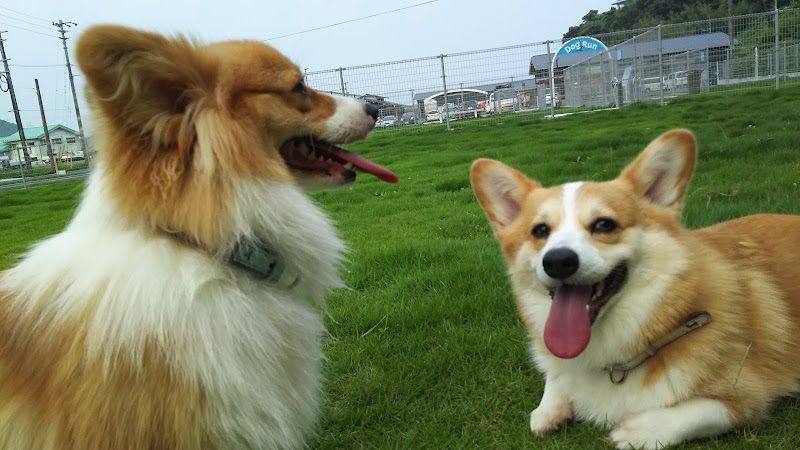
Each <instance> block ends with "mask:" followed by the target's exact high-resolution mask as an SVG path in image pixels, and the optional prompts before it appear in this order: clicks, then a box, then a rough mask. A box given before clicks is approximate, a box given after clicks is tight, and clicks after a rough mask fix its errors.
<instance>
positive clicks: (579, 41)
mask: <svg viewBox="0 0 800 450" xmlns="http://www.w3.org/2000/svg"><path fill="white" fill-rule="evenodd" d="M603 50H608V47H606V44H603V43H602V42H600V40H599V39H595V38H593V37H587V36H582V37H576V38H572V39H570V40H568V41H567V42H564V43H563V44H561V47H560V48H559V49H558V51H557V52H556V56H561V55H573V54H575V53H579V52H602V51H603Z"/></svg>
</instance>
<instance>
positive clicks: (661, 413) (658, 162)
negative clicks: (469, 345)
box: [472, 130, 800, 449]
mask: <svg viewBox="0 0 800 450" xmlns="http://www.w3.org/2000/svg"><path fill="white" fill-rule="evenodd" d="M695 154H696V149H695V139H694V137H693V136H692V134H691V133H690V132H688V131H685V130H674V131H671V132H668V133H666V134H664V135H662V136H660V137H659V138H657V139H656V140H654V141H653V142H652V143H651V144H650V145H649V146H648V147H647V148H646V149H645V150H644V151H643V152H642V153H641V154H640V156H639V157H638V158H637V159H636V160H635V161H633V163H631V164H630V165H629V166H628V167H627V168H626V169H625V170H623V172H622V174H621V175H620V176H619V177H618V178H617V179H615V180H612V181H608V182H604V183H591V182H574V183H567V184H564V185H560V186H555V187H551V188H545V187H542V186H541V185H540V184H539V183H537V182H536V181H533V180H530V179H528V178H527V177H526V176H525V175H523V174H522V173H520V172H518V171H516V170H514V169H512V168H510V167H508V166H505V165H503V164H501V163H499V162H497V161H491V160H479V161H476V162H475V163H474V165H473V167H472V182H473V186H474V188H475V192H476V194H477V198H478V200H479V202H480V204H481V206H482V207H483V209H484V210H485V212H486V214H487V216H488V218H489V220H490V222H491V225H492V227H493V229H494V233H495V236H496V237H497V239H498V241H499V242H500V246H501V248H502V252H503V254H504V256H505V260H506V262H507V265H508V271H509V275H510V279H511V282H512V285H513V288H514V291H515V294H516V299H517V307H518V309H519V312H520V314H521V315H522V319H523V321H524V322H525V324H526V327H527V329H528V331H529V334H530V337H531V340H532V344H531V349H532V354H533V358H534V360H535V363H536V365H537V366H538V367H539V368H540V369H541V370H542V371H543V372H544V373H545V375H546V380H545V388H544V395H543V397H542V400H541V403H540V404H539V407H538V408H536V409H535V410H534V411H533V412H532V413H531V416H530V426H531V430H532V431H533V432H534V433H536V434H537V435H542V434H545V433H548V432H552V431H554V430H556V429H557V428H558V427H559V426H560V425H561V424H563V423H564V422H565V421H566V420H568V419H570V418H577V419H581V420H586V421H591V422H594V423H596V424H599V425H611V426H613V430H612V431H611V434H610V440H611V441H612V442H613V444H614V445H616V446H617V448H620V449H628V448H631V447H633V448H646V449H654V448H660V447H663V446H666V445H671V444H676V443H679V442H682V441H686V440H690V439H696V438H702V437H707V436H713V435H717V434H720V433H724V432H726V431H728V430H730V429H732V428H734V427H739V426H743V425H747V424H754V423H756V422H758V421H759V420H760V419H762V418H763V417H764V416H765V413H766V412H767V410H768V408H769V406H770V404H771V403H772V402H774V401H775V400H776V399H778V398H779V397H780V396H783V395H786V394H789V393H792V392H795V391H798V389H800V217H797V216H789V215H755V216H748V217H744V218H741V219H737V220H732V221H729V222H725V223H721V224H717V225H714V226H711V227H708V228H704V229H700V230H687V229H684V228H683V227H681V224H680V218H681V209H682V203H683V198H684V194H685V192H686V188H687V186H688V185H689V181H690V179H691V177H692V173H693V170H694V166H695Z"/></svg>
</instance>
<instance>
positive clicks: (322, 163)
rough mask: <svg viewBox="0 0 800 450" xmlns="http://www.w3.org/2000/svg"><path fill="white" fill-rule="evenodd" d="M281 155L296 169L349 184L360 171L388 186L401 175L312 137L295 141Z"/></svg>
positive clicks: (282, 150)
mask: <svg viewBox="0 0 800 450" xmlns="http://www.w3.org/2000/svg"><path fill="white" fill-rule="evenodd" d="M280 153H281V156H282V157H283V159H284V160H285V161H286V164H287V165H288V166H289V167H290V168H291V169H293V170H296V171H301V172H313V173H317V174H327V175H329V176H331V177H334V178H340V179H343V180H345V181H346V182H348V183H352V182H353V181H355V178H356V172H364V173H369V174H372V175H375V176H376V177H378V178H380V179H381V180H383V181H386V182H388V183H397V175H395V174H393V173H392V172H391V171H389V170H388V169H386V168H384V167H381V166H379V165H377V164H375V163H373V162H372V161H370V160H368V159H366V158H362V157H361V156H358V155H356V154H355V153H351V152H348V151H347V150H344V149H341V148H339V147H337V146H335V145H333V144H330V143H328V142H325V141H321V140H318V139H316V138H314V137H312V136H307V137H302V138H295V139H292V140H290V141H289V142H287V143H286V144H284V145H283V146H282V147H281V149H280Z"/></svg>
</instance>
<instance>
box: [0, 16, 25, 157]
mask: <svg viewBox="0 0 800 450" xmlns="http://www.w3.org/2000/svg"><path fill="white" fill-rule="evenodd" d="M3 33H5V31H0V55H2V56H3V67H5V69H6V71H5V72H4V75H5V77H6V81H8V92H9V93H11V107H12V108H13V109H14V118H15V119H16V120H17V132H19V138H20V140H21V141H22V154H23V155H24V156H25V168H26V169H30V168H31V155H30V154H29V153H28V141H27V140H26V139H25V130H24V129H23V128H22V119H21V118H20V117H19V106H17V95H16V94H15V93H14V83H12V82H11V71H10V70H9V69H8V58H6V48H5V46H4V45H3V42H5V39H3V37H2V34H3ZM20 167H22V161H20Z"/></svg>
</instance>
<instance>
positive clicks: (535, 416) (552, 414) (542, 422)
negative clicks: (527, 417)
mask: <svg viewBox="0 0 800 450" xmlns="http://www.w3.org/2000/svg"><path fill="white" fill-rule="evenodd" d="M571 417H572V407H571V406H570V404H569V403H566V402H565V403H562V404H560V405H558V406H553V405H539V407H538V408H536V409H534V410H533V411H532V412H531V431H532V432H533V433H534V434H535V435H537V436H544V435H545V434H550V433H553V432H554V431H556V430H558V427H560V426H561V424H562V423H564V421H565V420H568V419H569V418H571Z"/></svg>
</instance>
